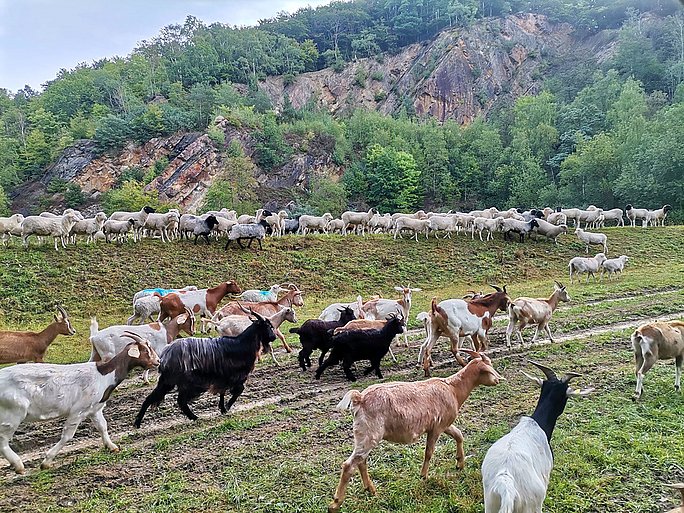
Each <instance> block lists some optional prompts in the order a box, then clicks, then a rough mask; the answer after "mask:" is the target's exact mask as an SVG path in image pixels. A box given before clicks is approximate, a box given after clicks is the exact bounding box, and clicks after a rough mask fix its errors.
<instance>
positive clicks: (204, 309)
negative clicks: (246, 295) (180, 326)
mask: <svg viewBox="0 0 684 513" xmlns="http://www.w3.org/2000/svg"><path fill="white" fill-rule="evenodd" d="M241 292H242V289H241V288H240V286H239V285H238V284H237V283H235V282H234V281H226V282H223V283H220V284H219V285H217V286H216V287H212V288H210V289H199V290H187V291H178V292H172V293H171V294H167V295H166V296H164V297H162V298H161V303H160V307H159V309H160V312H159V318H158V319H157V320H158V321H159V322H163V321H164V320H165V319H172V318H173V317H177V316H179V315H180V314H182V313H183V312H184V311H185V309H186V308H187V309H188V310H190V311H191V312H192V313H193V314H197V313H198V314H200V315H201V316H209V315H214V312H215V311H216V307H217V306H218V304H219V303H220V302H221V300H222V299H223V298H224V297H226V295H227V294H240V293H241ZM203 328H204V326H203ZM202 331H203V332H204V329H202Z"/></svg>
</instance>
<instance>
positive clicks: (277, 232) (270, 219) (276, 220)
mask: <svg viewBox="0 0 684 513" xmlns="http://www.w3.org/2000/svg"><path fill="white" fill-rule="evenodd" d="M287 216H288V214H287V212H285V211H284V210H281V211H280V212H278V213H277V214H271V215H270V216H266V217H265V218H264V221H266V222H267V223H268V225H269V226H270V227H271V229H272V230H273V231H272V232H271V237H280V236H282V235H283V221H284V220H285V219H286V218H287Z"/></svg>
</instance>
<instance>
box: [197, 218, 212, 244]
mask: <svg viewBox="0 0 684 513" xmlns="http://www.w3.org/2000/svg"><path fill="white" fill-rule="evenodd" d="M217 224H218V219H216V216H213V215H211V216H209V217H207V218H206V219H197V221H195V227H194V228H193V230H192V233H193V235H194V236H195V244H197V238H198V237H204V240H205V241H207V244H209V234H210V233H211V231H212V230H213V229H214V226H216V225H217Z"/></svg>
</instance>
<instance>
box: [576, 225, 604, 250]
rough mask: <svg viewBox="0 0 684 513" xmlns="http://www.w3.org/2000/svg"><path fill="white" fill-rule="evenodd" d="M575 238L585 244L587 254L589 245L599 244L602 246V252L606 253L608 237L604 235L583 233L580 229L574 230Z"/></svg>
mask: <svg viewBox="0 0 684 513" xmlns="http://www.w3.org/2000/svg"><path fill="white" fill-rule="evenodd" d="M575 234H576V235H577V238H578V239H579V240H580V241H582V242H584V244H586V246H587V249H586V252H587V253H589V244H600V245H602V246H603V252H604V253H608V236H607V235H606V234H605V233H591V232H585V231H584V230H582V228H580V227H577V228H575Z"/></svg>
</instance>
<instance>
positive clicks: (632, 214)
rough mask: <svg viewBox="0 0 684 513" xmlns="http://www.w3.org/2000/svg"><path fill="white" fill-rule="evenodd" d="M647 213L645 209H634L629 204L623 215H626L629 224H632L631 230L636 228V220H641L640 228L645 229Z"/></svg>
mask: <svg viewBox="0 0 684 513" xmlns="http://www.w3.org/2000/svg"><path fill="white" fill-rule="evenodd" d="M648 212H649V210H648V209H647V208H634V207H633V206H632V205H631V204H628V205H627V206H626V207H625V214H626V215H627V219H629V221H630V223H631V224H632V228H634V227H635V226H636V222H637V219H641V220H642V222H641V226H643V227H646V226H647V219H648Z"/></svg>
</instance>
